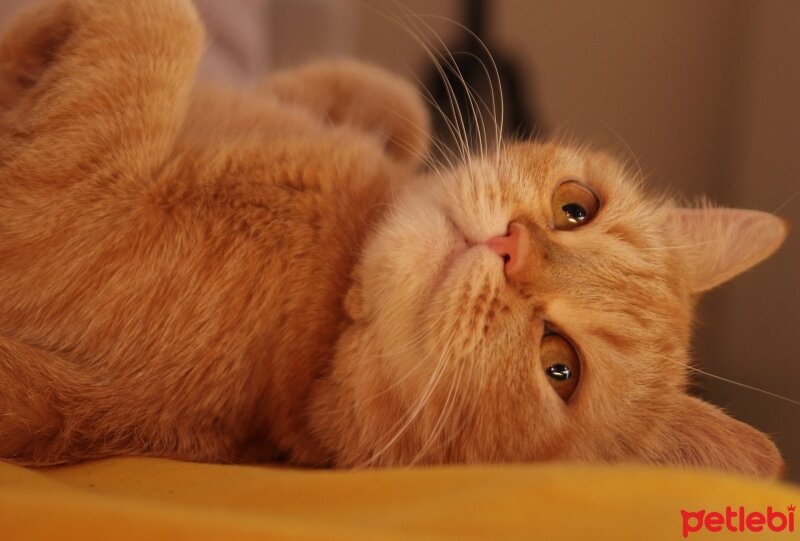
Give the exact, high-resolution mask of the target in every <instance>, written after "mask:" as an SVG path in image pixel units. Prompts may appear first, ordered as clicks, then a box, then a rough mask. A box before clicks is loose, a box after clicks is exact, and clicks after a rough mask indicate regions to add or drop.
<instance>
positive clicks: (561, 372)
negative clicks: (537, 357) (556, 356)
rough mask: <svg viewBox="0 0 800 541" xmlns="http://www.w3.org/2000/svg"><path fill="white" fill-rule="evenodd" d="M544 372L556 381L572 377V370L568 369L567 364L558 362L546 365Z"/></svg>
mask: <svg viewBox="0 0 800 541" xmlns="http://www.w3.org/2000/svg"><path fill="white" fill-rule="evenodd" d="M545 373H546V374H547V375H548V376H550V377H551V378H553V379H555V380H558V381H567V380H568V379H569V378H571V377H572V370H570V369H569V366H567V365H565V364H560V363H559V364H554V365H551V366H548V367H547V370H545Z"/></svg>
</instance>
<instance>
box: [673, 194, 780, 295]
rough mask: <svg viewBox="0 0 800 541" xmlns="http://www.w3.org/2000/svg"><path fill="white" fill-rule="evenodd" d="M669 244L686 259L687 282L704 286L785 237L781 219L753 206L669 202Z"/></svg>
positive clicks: (695, 286) (754, 260)
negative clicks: (692, 206) (691, 205)
mask: <svg viewBox="0 0 800 541" xmlns="http://www.w3.org/2000/svg"><path fill="white" fill-rule="evenodd" d="M664 226H665V229H666V230H667V234H668V237H669V239H670V241H669V244H668V247H669V248H670V249H675V250H679V251H680V253H681V257H682V258H683V259H684V260H685V261H687V262H688V265H687V266H686V267H687V269H689V272H690V280H691V288H692V291H693V292H695V293H701V292H703V291H707V290H709V289H711V288H713V287H716V286H718V285H719V284H721V283H723V282H726V281H727V280H730V279H731V278H733V277H734V276H736V275H737V274H739V273H741V272H744V271H746V270H747V269H749V268H750V267H752V266H753V265H756V264H757V263H760V262H761V261H762V260H764V259H766V258H767V257H769V256H770V255H771V254H772V253H773V252H775V250H777V249H778V247H779V246H780V245H781V243H782V242H783V239H784V238H786V234H787V233H788V231H789V228H788V224H787V223H786V221H784V220H783V219H781V218H779V217H777V216H775V215H773V214H769V213H767V212H761V211H757V210H743V209H726V208H710V207H709V208H697V209H687V208H671V209H669V210H668V211H667V213H666V215H665V219H664Z"/></svg>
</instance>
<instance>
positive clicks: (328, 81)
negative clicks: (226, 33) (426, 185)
mask: <svg viewBox="0 0 800 541" xmlns="http://www.w3.org/2000/svg"><path fill="white" fill-rule="evenodd" d="M262 88H263V89H264V90H265V91H267V92H269V93H271V94H272V95H274V96H276V97H277V98H278V99H280V100H281V101H284V102H287V103H292V104H294V105H299V106H302V107H304V108H307V109H310V110H311V111H312V112H314V113H315V114H317V115H320V116H322V117H323V118H325V119H327V120H328V121H330V122H332V123H334V124H341V125H347V126H351V127H355V128H358V129H360V130H362V131H365V132H367V133H368V134H370V135H372V136H374V137H378V138H379V139H381V140H382V141H383V143H384V145H385V148H386V151H387V153H388V154H389V155H390V156H391V157H392V158H394V159H396V160H398V161H400V162H404V163H408V164H414V165H416V164H418V163H420V162H421V161H422V160H423V159H424V157H425V155H426V154H427V151H428V145H429V142H430V118H429V115H428V112H427V109H426V108H425V105H424V103H423V101H422V98H421V97H420V95H419V93H418V92H417V91H416V89H415V88H414V87H413V86H412V85H411V84H409V83H408V82H407V81H404V80H403V79H401V78H399V77H396V76H394V75H392V74H390V73H388V72H386V71H383V70H381V69H378V68H375V67H372V66H368V65H365V64H361V63H358V62H353V61H346V60H339V61H329V62H318V63H313V64H309V65H307V66H303V67H300V68H298V69H294V70H290V71H286V72H283V73H279V74H276V75H275V76H273V77H271V78H270V79H268V80H267V81H266V82H265V83H264V84H263V87H262Z"/></svg>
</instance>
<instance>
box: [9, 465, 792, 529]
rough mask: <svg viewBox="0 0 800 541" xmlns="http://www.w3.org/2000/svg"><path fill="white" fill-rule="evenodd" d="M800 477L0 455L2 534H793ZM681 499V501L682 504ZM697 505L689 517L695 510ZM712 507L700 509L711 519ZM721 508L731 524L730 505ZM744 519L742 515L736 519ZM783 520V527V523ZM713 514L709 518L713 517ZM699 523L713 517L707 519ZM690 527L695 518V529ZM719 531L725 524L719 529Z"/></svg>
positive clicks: (594, 468) (603, 469) (535, 467)
mask: <svg viewBox="0 0 800 541" xmlns="http://www.w3.org/2000/svg"><path fill="white" fill-rule="evenodd" d="M792 504H795V505H800V490H798V489H797V488H795V487H793V486H789V485H784V484H776V483H766V482H758V481H752V480H745V479H741V478H737V477H730V476H725V475H720V474H713V473H708V472H691V471H679V470H668V469H646V468H635V467H597V466H575V465H563V464H541V465H530V466H508V467H481V468H474V467H473V468H469V467H444V468H434V469H412V470H372V471H360V472H336V471H300V470H291V469H280V468H272V467H251V466H221V465H208V464H191V463H182V462H174V461H169V460H161V459H145V458H118V459H111V460H102V461H96V462H91V463H86V464H82V465H78V466H70V467H60V468H52V469H43V470H30V469H25V468H20V467H16V466H11V465H8V464H4V463H0V539H2V540H3V541H6V540H9V541H10V540H17V539H47V540H50V539H52V540H64V541H68V540H71V539H75V540H87V539H104V540H105V539H108V540H125V539H146V540H157V539H170V540H173V539H187V540H193V541H195V540H207V539H231V540H248V539H260V540H264V539H281V540H283V539H287V540H296V539H341V540H349V541H358V540H389V539H392V540H399V539H452V540H462V539H537V540H543V541H546V540H558V539H595V540H605V539H683V537H682V535H683V534H684V533H686V535H687V538H688V539H720V538H724V537H728V536H730V537H733V538H736V539H760V538H773V536H774V535H775V534H772V532H770V531H769V528H768V525H763V526H761V528H762V530H764V531H761V532H760V533H755V531H756V530H757V528H758V525H759V519H758V517H757V516H755V518H753V517H750V518H753V520H752V524H751V526H752V529H750V530H748V531H749V532H750V533H747V534H745V535H744V536H743V535H742V533H738V532H737V533H732V532H731V533H728V532H729V528H728V526H727V524H725V523H723V524H722V525H721V526H719V525H718V524H717V522H718V520H717V517H716V516H714V517H713V518H711V517H709V516H708V515H709V513H713V512H719V513H720V515H721V516H723V519H725V517H724V515H725V512H726V506H730V507H731V511H729V512H737V513H739V512H740V511H741V510H742V509H740V507H741V508H743V510H744V511H745V514H746V515H752V514H753V513H756V514H758V513H761V514H762V515H764V516H765V517H767V518H769V517H768V516H767V514H768V507H771V509H772V510H773V516H772V519H773V520H772V525H773V526H774V527H777V526H780V524H781V520H780V517H778V516H777V515H776V514H775V513H782V516H783V517H785V518H786V520H788V518H789V515H793V516H792V517H791V524H790V523H788V522H787V523H786V524H785V526H784V530H783V533H782V534H781V535H780V537H781V538H788V537H794V536H797V535H798V531H800V521H797V522H798V524H796V525H795V521H796V516H794V515H796V512H792V511H789V510H787V506H789V505H792ZM681 510H684V511H685V512H688V513H694V514H693V515H687V517H688V518H686V517H684V516H683V515H682V514H681ZM701 510H703V511H705V514H704V515H703V517H702V518H701V517H700V515H698V513H699V511H701ZM709 520H710V522H709ZM726 520H728V521H729V522H730V524H731V525H732V526H733V527H734V528H737V529H738V528H739V527H740V526H741V525H742V524H745V522H739V518H738V515H737V516H736V517H729V518H727V519H726ZM743 520H746V518H745V519H743ZM790 525H791V526H792V529H794V533H791V532H790V531H789V526H790ZM715 528H720V530H721V531H720V532H718V533H715V532H714V531H713V530H714V529H715ZM709 529H711V530H712V531H709ZM695 530H696V531H695ZM726 534H727V535H726Z"/></svg>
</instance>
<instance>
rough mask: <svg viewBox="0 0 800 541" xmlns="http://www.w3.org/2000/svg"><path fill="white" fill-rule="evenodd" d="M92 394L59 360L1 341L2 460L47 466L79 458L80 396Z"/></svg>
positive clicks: (50, 355)
mask: <svg viewBox="0 0 800 541" xmlns="http://www.w3.org/2000/svg"><path fill="white" fill-rule="evenodd" d="M91 388H92V387H91V386H90V385H88V384H84V382H83V378H82V376H81V374H80V373H79V372H78V371H76V370H75V367H74V366H73V365H71V364H70V363H68V362H66V361H65V360H63V359H62V358H61V357H60V356H59V355H57V354H54V353H50V352H45V351H43V350H40V349H38V348H35V347H32V346H29V345H27V344H23V343H22V342H19V341H17V340H14V339H11V338H8V337H5V336H0V459H3V460H11V461H15V462H19V463H23V464H39V465H47V464H59V463H63V462H71V461H74V460H77V459H79V458H82V457H81V455H80V450H79V449H78V447H79V442H80V440H81V434H80V427H81V426H84V425H85V423H84V420H83V419H82V417H84V416H85V415H86V414H88V413H89V411H88V410H87V408H88V407H89V406H88V405H87V404H86V401H85V400H84V401H81V400H80V399H79V396H80V391H81V389H83V390H84V392H85V391H86V390H87V389H91ZM81 403H83V406H81ZM81 408H83V409H84V411H83V412H82V411H81Z"/></svg>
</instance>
